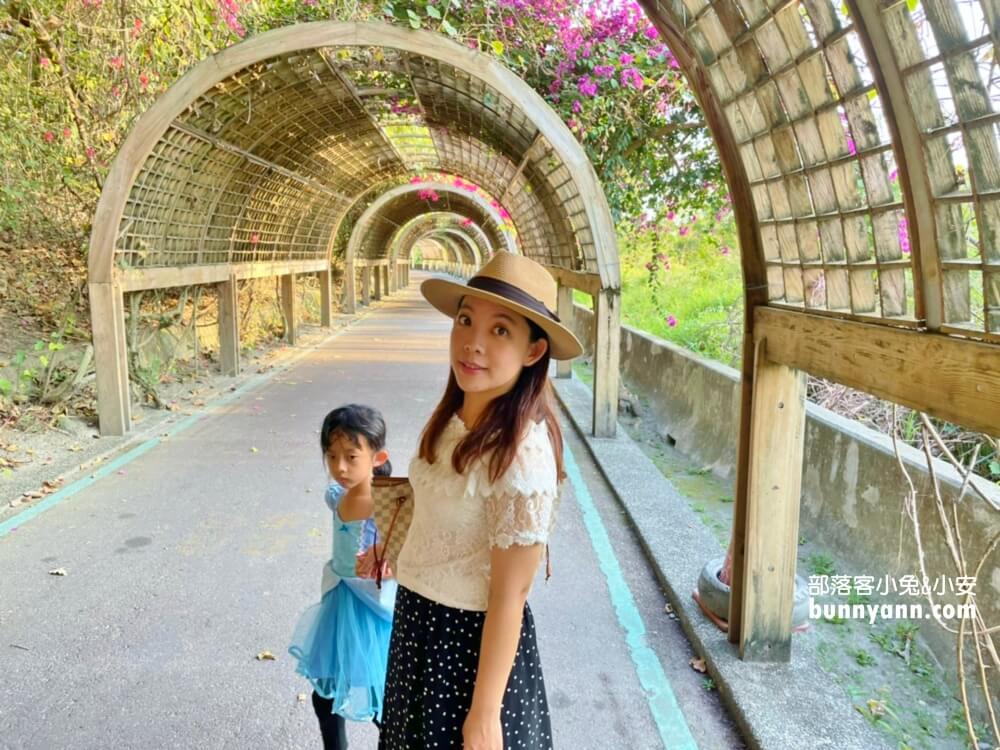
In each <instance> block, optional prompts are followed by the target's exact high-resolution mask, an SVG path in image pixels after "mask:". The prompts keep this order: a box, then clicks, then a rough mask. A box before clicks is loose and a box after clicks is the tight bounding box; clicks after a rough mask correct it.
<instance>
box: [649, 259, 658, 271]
mask: <svg viewBox="0 0 1000 750" xmlns="http://www.w3.org/2000/svg"><path fill="white" fill-rule="evenodd" d="M657 268H659V266H658V265H656V262H655V261H652V260H651V261H649V263H647V264H646V270H647V271H650V272H652V271H655V270H656V269H657Z"/></svg>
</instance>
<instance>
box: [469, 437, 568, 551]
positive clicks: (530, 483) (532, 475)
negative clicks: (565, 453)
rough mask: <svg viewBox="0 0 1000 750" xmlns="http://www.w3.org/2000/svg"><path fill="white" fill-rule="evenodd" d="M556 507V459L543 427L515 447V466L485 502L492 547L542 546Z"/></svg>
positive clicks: (552, 522)
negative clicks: (516, 449)
mask: <svg viewBox="0 0 1000 750" xmlns="http://www.w3.org/2000/svg"><path fill="white" fill-rule="evenodd" d="M557 505H558V484H557V480H556V463H555V456H554V455H553V453H552V444H551V443H550V442H549V434H548V429H547V428H546V427H545V424H544V423H539V424H537V425H535V426H534V427H533V428H532V429H531V430H530V431H529V433H528V434H527V435H526V436H525V438H524V440H523V441H522V443H521V445H520V446H518V451H517V455H516V457H515V458H514V463H513V464H511V467H510V468H509V469H508V470H507V472H506V473H505V474H504V475H503V476H502V477H500V480H499V481H498V482H497V483H496V484H495V485H494V486H493V488H492V491H491V492H490V493H489V494H488V496H487V499H486V518H487V523H488V526H489V538H490V546H491V547H499V548H500V549H507V548H508V547H510V546H511V545H514V544H518V545H525V546H528V545H532V544H545V543H546V542H548V540H549V533H550V532H551V531H552V526H553V524H554V522H555V515H556V509H557Z"/></svg>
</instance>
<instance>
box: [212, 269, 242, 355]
mask: <svg viewBox="0 0 1000 750" xmlns="http://www.w3.org/2000/svg"><path fill="white" fill-rule="evenodd" d="M217 289H218V291H219V367H220V369H221V370H222V374H223V375H239V374H240V315H239V310H240V308H239V293H238V290H239V288H238V286H237V282H236V277H235V276H230V277H229V280H228V281H223V282H222V283H221V284H219V285H218V286H217Z"/></svg>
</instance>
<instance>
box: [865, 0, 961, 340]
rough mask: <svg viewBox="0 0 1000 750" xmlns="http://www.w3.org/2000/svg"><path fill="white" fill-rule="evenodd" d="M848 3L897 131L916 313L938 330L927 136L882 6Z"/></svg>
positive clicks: (940, 314)
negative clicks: (908, 86) (897, 60)
mask: <svg viewBox="0 0 1000 750" xmlns="http://www.w3.org/2000/svg"><path fill="white" fill-rule="evenodd" d="M847 5H848V7H849V8H850V12H851V16H852V17H853V18H857V19H859V21H860V23H858V24H856V25H855V30H856V31H857V33H858V38H859V40H860V41H861V44H862V46H863V47H864V49H865V54H866V55H867V57H868V59H869V60H871V61H872V62H873V63H874V64H873V65H872V66H871V71H872V75H873V77H874V78H875V82H876V83H877V84H878V91H879V93H880V94H881V95H882V106H883V107H884V109H885V120H886V122H887V123H888V125H889V132H890V134H891V135H892V143H893V151H894V152H895V153H894V155H895V157H896V166H897V168H898V170H899V184H900V187H901V188H902V191H903V203H904V204H905V207H906V215H907V217H908V218H909V222H908V224H907V229H908V231H909V235H910V241H911V244H912V246H913V248H914V252H913V254H912V258H913V278H914V279H915V280H916V283H917V288H916V290H915V291H916V300H915V301H916V307H917V310H916V313H917V317H918V318H921V319H923V320H924V321H925V323H926V326H927V328H929V329H930V330H932V331H937V330H939V329H940V328H941V325H942V323H943V322H944V299H943V296H942V288H941V271H940V269H939V267H938V243H937V227H936V213H935V211H934V200H933V198H932V192H931V185H930V179H929V177H928V173H927V163H926V158H927V157H926V152H925V151H924V141H923V137H922V134H921V132H920V128H919V127H918V126H917V119H916V115H915V114H914V112H913V104H912V99H913V98H912V96H910V94H909V93H907V90H906V84H905V83H904V81H903V75H902V73H901V71H900V69H899V66H898V65H897V64H896V54H895V52H893V49H892V43H891V41H890V40H889V34H888V33H887V31H886V29H885V25H884V24H883V22H882V10H881V9H880V8H879V7H878V6H877V5H875V4H873V3H869V2H858V1H857V0H847Z"/></svg>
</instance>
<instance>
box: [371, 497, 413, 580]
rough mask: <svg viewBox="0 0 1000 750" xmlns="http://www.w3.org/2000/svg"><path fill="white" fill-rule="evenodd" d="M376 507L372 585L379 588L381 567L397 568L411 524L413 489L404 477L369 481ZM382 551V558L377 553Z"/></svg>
mask: <svg viewBox="0 0 1000 750" xmlns="http://www.w3.org/2000/svg"><path fill="white" fill-rule="evenodd" d="M372 500H373V501H374V503H375V512H374V515H375V527H376V529H377V531H376V538H375V562H376V571H377V572H376V577H375V582H376V583H377V584H378V586H379V587H380V588H381V586H382V571H383V569H384V565H383V563H385V562H388V563H389V565H390V566H391V567H393V568H394V567H395V566H396V560H397V559H399V551H400V550H401V549H402V548H403V542H404V541H406V533H407V532H408V531H409V530H410V522H411V521H412V520H413V486H412V485H411V484H410V480H409V479H407V478H406V477H372ZM380 550H381V554H380V553H379V551H380Z"/></svg>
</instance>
